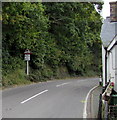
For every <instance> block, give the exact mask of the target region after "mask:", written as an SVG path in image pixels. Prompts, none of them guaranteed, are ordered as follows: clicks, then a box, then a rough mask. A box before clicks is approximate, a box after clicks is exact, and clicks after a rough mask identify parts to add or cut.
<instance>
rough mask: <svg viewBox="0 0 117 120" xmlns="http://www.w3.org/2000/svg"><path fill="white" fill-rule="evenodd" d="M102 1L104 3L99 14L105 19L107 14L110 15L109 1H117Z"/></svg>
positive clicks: (110, 0) (111, 0)
mask: <svg viewBox="0 0 117 120" xmlns="http://www.w3.org/2000/svg"><path fill="white" fill-rule="evenodd" d="M103 1H104V5H103V9H102V13H101V15H102V16H103V18H104V19H105V18H106V17H107V16H110V5H109V2H113V1H117V0H103Z"/></svg>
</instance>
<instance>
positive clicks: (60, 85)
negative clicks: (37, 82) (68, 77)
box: [56, 82, 71, 87]
mask: <svg viewBox="0 0 117 120" xmlns="http://www.w3.org/2000/svg"><path fill="white" fill-rule="evenodd" d="M70 83H71V82H67V83H62V84H59V85H56V87H60V86H63V85H67V84H70Z"/></svg>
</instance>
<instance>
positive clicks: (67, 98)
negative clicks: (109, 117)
mask: <svg viewBox="0 0 117 120" xmlns="http://www.w3.org/2000/svg"><path fill="white" fill-rule="evenodd" d="M98 79H99V78H85V79H84V78H82V79H67V80H57V81H50V82H43V83H37V84H33V85H27V86H24V87H18V88H13V89H8V90H4V91H3V92H2V99H3V101H2V103H3V106H2V112H3V118H82V117H83V110H84V109H83V108H84V104H85V103H86V101H85V98H86V96H87V93H88V92H89V91H90V90H91V89H92V88H93V87H94V86H96V85H97V84H98ZM92 93H93V92H92ZM95 96H96V93H93V98H95Z"/></svg>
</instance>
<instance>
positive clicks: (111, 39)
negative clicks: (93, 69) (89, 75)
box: [101, 2, 117, 91]
mask: <svg viewBox="0 0 117 120" xmlns="http://www.w3.org/2000/svg"><path fill="white" fill-rule="evenodd" d="M101 39H102V65H103V76H102V78H103V86H105V85H106V83H107V82H109V81H111V82H114V83H115V87H114V89H115V91H117V2H111V3H110V17H107V18H106V20H104V23H103V25H102V31H101Z"/></svg>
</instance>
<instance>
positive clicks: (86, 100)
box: [83, 86, 98, 118]
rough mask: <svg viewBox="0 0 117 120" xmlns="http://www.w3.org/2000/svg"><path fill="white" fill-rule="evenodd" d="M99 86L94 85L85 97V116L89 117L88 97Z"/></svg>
mask: <svg viewBox="0 0 117 120" xmlns="http://www.w3.org/2000/svg"><path fill="white" fill-rule="evenodd" d="M97 87H98V86H95V87H93V88H92V89H91V90H90V91H89V92H88V94H87V96H86V98H85V104H84V110H83V118H87V103H88V98H89V95H90V94H91V92H92V91H93V90H94V89H96V88H97Z"/></svg>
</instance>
